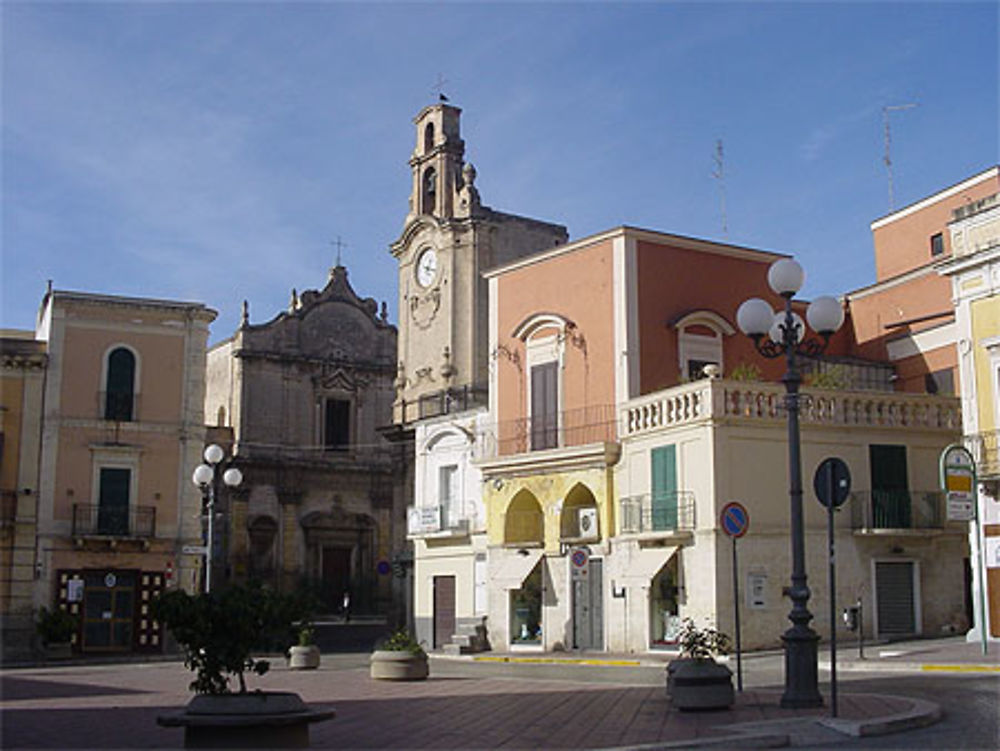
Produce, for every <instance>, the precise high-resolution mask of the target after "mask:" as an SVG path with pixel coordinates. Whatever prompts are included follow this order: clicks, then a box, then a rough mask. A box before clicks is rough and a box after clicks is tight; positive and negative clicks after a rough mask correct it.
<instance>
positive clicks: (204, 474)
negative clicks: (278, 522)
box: [191, 443, 243, 594]
mask: <svg viewBox="0 0 1000 751" xmlns="http://www.w3.org/2000/svg"><path fill="white" fill-rule="evenodd" d="M202 456H203V457H204V459H205V463H204V464H199V465H198V466H197V467H195V469H194V473H193V474H192V475H191V480H192V481H193V482H194V484H195V485H197V486H198V487H199V488H201V492H202V495H203V496H204V498H205V517H206V518H207V526H208V529H207V530H206V534H205V536H206V538H207V542H206V544H205V554H204V556H205V557H204V560H205V594H208V593H209V592H211V591H212V548H213V547H214V545H215V529H214V523H215V483H216V473H217V472H218V470H219V468H220V462H222V460H223V459H224V458H225V456H226V452H225V451H224V450H223V448H222V446H219V445H218V444H215V443H213V444H211V445H210V446H207V447H206V448H205V453H204V454H203V455H202ZM222 481H223V482H224V483H225V484H226V485H227V486H229V487H230V488H235V487H237V486H238V485H239V484H240V483H241V482H243V473H242V472H240V471H239V470H238V469H237V468H236V467H230V468H229V469H227V470H226V471H225V472H223V473H222Z"/></svg>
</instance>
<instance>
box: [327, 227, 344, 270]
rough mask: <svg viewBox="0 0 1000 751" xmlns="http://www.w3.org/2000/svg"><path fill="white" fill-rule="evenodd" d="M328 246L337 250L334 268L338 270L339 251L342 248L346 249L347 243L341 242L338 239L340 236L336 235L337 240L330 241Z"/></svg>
mask: <svg viewBox="0 0 1000 751" xmlns="http://www.w3.org/2000/svg"><path fill="white" fill-rule="evenodd" d="M330 245H332V246H333V247H335V248H336V249H337V265H336V267H335V268H340V251H341V249H342V248H346V247H347V243H345V242H343V241H342V240H341V239H340V235H337V239H336V240H331V241H330Z"/></svg>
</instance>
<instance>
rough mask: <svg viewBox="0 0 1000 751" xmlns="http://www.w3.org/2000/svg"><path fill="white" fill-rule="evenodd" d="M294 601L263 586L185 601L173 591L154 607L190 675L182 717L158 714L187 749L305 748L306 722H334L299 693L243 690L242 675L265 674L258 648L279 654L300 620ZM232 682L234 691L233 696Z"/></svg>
mask: <svg viewBox="0 0 1000 751" xmlns="http://www.w3.org/2000/svg"><path fill="white" fill-rule="evenodd" d="M302 608H303V605H302V602H301V600H300V599H299V598H296V597H292V596H289V595H282V594H279V593H277V592H274V591H273V590H270V589H267V588H265V587H262V586H260V585H256V584H251V585H247V586H232V587H230V588H228V589H225V590H223V591H221V592H212V593H211V594H198V595H189V594H187V593H186V592H184V591H181V590H173V591H171V592H167V593H166V594H164V595H161V596H160V597H158V598H157V599H156V600H154V601H153V603H152V615H153V617H154V618H155V619H157V620H158V621H160V622H161V623H163V624H164V625H165V626H166V627H167V628H168V629H170V631H171V633H172V634H173V636H174V638H175V639H176V640H177V642H178V644H180V645H181V646H182V647H183V649H184V664H185V666H187V667H188V668H190V669H191V670H192V671H194V673H195V679H194V681H192V682H191V684H190V688H191V690H192V691H194V692H195V697H194V698H193V699H192V700H191V701H190V702H189V703H188V705H187V707H186V708H185V709H184V710H183V711H180V712H175V713H171V714H167V715H161V716H159V717H158V718H157V722H158V723H159V724H160V725H163V726H165V727H183V728H184V743H185V746H187V747H203V748H204V747H214V748H219V747H239V748H289V747H305V746H308V745H309V723H310V722H317V721H320V720H326V719H330V718H331V717H333V715H334V712H333V711H332V710H314V709H310V708H309V707H308V706H307V705H306V704H305V703H304V702H303V701H302V699H301V698H300V697H299V696H298V694H294V693H290V692H280V691H272V692H266V691H253V692H249V691H248V690H247V684H246V674H247V673H254V674H256V675H258V676H263V675H264V674H266V673H267V671H268V669H269V668H270V663H269V662H268V661H267V660H263V659H259V658H255V657H253V656H252V653H253V652H254V651H256V650H274V651H280V649H281V647H279V646H277V645H279V644H287V643H288V639H289V638H290V637H291V635H292V633H293V632H294V630H293V627H292V624H293V623H294V622H296V621H300V620H301V619H302V617H303V609H302ZM234 678H235V679H236V682H237V685H238V690H237V691H235V692H234V691H232V690H231V685H230V684H231V681H232V680H233V679H234Z"/></svg>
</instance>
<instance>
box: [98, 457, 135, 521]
mask: <svg viewBox="0 0 1000 751" xmlns="http://www.w3.org/2000/svg"><path fill="white" fill-rule="evenodd" d="M131 479H132V473H131V471H130V470H127V469H117V468H109V467H101V480H100V481H101V488H100V495H99V496H98V498H99V505H98V509H97V531H98V534H102V535H127V534H128V511H129V508H128V506H129V503H128V495H129V485H130V484H131Z"/></svg>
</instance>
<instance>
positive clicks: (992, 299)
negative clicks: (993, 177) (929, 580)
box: [939, 193, 1000, 641]
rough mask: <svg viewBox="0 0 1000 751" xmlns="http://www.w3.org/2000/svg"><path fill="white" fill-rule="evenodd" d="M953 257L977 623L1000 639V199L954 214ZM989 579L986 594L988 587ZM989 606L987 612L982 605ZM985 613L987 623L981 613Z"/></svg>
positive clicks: (978, 630) (947, 271) (946, 266)
mask: <svg viewBox="0 0 1000 751" xmlns="http://www.w3.org/2000/svg"><path fill="white" fill-rule="evenodd" d="M952 216H953V218H952V221H951V223H950V224H949V226H948V227H949V230H950V235H951V247H952V256H951V258H950V259H948V260H947V261H946V262H944V263H942V264H941V265H940V267H939V271H940V273H941V274H942V275H944V276H945V277H947V278H950V280H951V285H952V287H951V288H952V299H953V301H954V304H955V338H956V341H957V346H958V370H959V378H960V384H961V395H962V418H963V432H964V434H965V444H966V445H967V446H968V448H969V449H970V450H971V451H972V454H973V458H974V459H975V461H976V465H977V472H978V479H979V486H978V509H977V516H978V520H979V523H978V524H972V525H970V535H969V547H970V548H971V550H972V551H973V553H972V572H973V582H972V589H973V600H974V603H975V606H976V608H975V612H976V613H977V616H976V623H975V627H974V628H973V629H972V630H971V631H970V632H969V639H970V640H977V641H978V640H980V639H981V638H982V637H983V629H984V628H985V633H986V635H987V636H988V638H989V639H991V640H997V639H1000V500H998V499H1000V448H998V446H1000V195H998V194H996V193H994V194H993V195H990V196H986V197H985V198H982V199H980V200H977V201H972V202H970V203H967V204H966V205H964V206H961V207H960V208H958V209H956V210H955V211H954V212H953V215H952ZM980 550H982V551H983V553H982V555H980ZM984 581H985V591H984V589H983V584H984ZM984 605H985V607H983V606H984ZM980 613H983V614H985V619H984V618H983V617H982V616H981V615H980Z"/></svg>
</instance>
